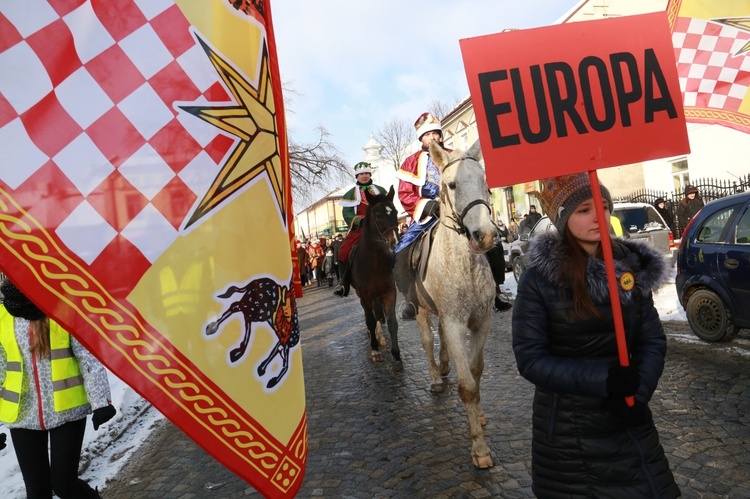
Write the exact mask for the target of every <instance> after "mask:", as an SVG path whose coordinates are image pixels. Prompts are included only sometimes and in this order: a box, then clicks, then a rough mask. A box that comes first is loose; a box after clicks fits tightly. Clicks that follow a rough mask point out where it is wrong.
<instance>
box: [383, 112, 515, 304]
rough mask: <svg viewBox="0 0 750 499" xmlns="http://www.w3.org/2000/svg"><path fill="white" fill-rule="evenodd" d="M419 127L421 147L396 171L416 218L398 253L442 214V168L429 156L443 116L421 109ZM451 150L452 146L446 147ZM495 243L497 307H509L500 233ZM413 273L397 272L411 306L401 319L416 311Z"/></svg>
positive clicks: (400, 189) (405, 203) (438, 138)
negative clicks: (502, 286)
mask: <svg viewBox="0 0 750 499" xmlns="http://www.w3.org/2000/svg"><path fill="white" fill-rule="evenodd" d="M414 128H415V129H416V130H417V138H418V139H419V141H420V142H421V143H422V147H421V148H420V150H419V151H417V152H415V153H414V154H412V155H411V156H409V157H408V158H406V159H405V160H404V162H403V164H402V165H401V168H399V170H398V171H397V172H396V177H397V178H398V179H399V185H398V199H399V201H401V205H402V206H403V207H404V209H405V210H406V211H407V213H409V214H410V215H411V217H412V219H413V220H414V223H412V224H411V225H410V226H409V228H408V229H407V230H406V232H405V233H404V234H403V236H402V237H401V240H400V241H399V243H398V245H397V246H396V249H395V253H396V254H398V253H399V252H400V251H401V250H403V249H404V248H406V247H407V246H409V245H410V244H411V243H412V242H414V240H416V239H417V238H418V237H419V235H420V234H422V233H423V232H424V231H426V230H427V229H429V228H430V227H431V226H433V225H434V224H435V223H436V222H437V221H438V219H439V216H440V202H439V200H438V196H439V195H440V170H439V169H438V168H437V166H436V165H435V163H434V162H433V161H432V158H430V154H429V147H430V142H432V141H437V143H438V144H440V146H441V147H442V145H443V144H442V139H443V129H442V126H441V123H440V120H439V119H437V117H435V116H434V115H432V114H431V113H422V114H421V115H420V116H419V118H417V121H416V122H415V123H414ZM446 151H449V152H450V149H446ZM495 244H496V245H495V247H494V248H493V249H491V250H490V251H488V252H487V254H486V255H487V259H488V261H489V263H490V268H491V269H492V276H493V278H494V280H495V285H496V289H495V292H496V297H495V308H496V309H497V310H508V309H509V308H510V304H509V303H508V302H507V301H504V300H503V299H502V298H501V295H502V293H501V292H499V286H500V284H502V283H503V282H504V281H505V260H504V256H503V249H502V242H500V237H497V238H496V243H495ZM413 279H414V275H397V277H396V280H397V282H399V281H400V284H399V289H401V291H402V293H404V295H405V297H406V299H407V302H409V303H410V304H411V305H412V306H411V307H406V308H405V309H404V311H403V313H402V316H401V318H402V319H413V318H414V317H415V315H416V306H414V304H416V301H415V298H416V297H415V295H414V288H413Z"/></svg>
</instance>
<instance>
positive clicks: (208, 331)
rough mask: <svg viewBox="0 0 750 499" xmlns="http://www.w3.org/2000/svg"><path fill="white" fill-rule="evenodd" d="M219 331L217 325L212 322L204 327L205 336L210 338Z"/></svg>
mask: <svg viewBox="0 0 750 499" xmlns="http://www.w3.org/2000/svg"><path fill="white" fill-rule="evenodd" d="M218 329H219V325H218V324H217V323H215V322H212V323H211V324H209V325H208V326H206V336H211V335H212V334H216V331H217V330H218Z"/></svg>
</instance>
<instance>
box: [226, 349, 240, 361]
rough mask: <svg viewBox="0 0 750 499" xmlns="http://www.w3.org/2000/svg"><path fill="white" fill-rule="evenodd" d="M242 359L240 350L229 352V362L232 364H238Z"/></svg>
mask: <svg viewBox="0 0 750 499" xmlns="http://www.w3.org/2000/svg"><path fill="white" fill-rule="evenodd" d="M241 358H242V350H241V349H239V348H235V349H234V350H232V351H231V352H229V360H231V361H232V362H237V361H238V360H240V359H241Z"/></svg>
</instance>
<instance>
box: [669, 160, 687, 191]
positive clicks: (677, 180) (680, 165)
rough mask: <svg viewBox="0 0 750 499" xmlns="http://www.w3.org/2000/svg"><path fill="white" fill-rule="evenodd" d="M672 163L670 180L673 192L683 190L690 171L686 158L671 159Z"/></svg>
mask: <svg viewBox="0 0 750 499" xmlns="http://www.w3.org/2000/svg"><path fill="white" fill-rule="evenodd" d="M671 164H672V182H673V184H674V191H675V192H684V191H685V187H687V185H688V184H689V183H690V173H689V172H688V162H687V158H680V159H677V160H674V161H671Z"/></svg>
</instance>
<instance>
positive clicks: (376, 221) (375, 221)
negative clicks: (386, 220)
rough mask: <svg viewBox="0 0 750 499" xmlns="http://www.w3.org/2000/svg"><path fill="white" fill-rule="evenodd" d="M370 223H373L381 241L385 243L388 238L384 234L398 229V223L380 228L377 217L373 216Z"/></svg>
mask: <svg viewBox="0 0 750 499" xmlns="http://www.w3.org/2000/svg"><path fill="white" fill-rule="evenodd" d="M372 223H373V224H375V229H376V230H377V231H378V234H380V237H381V239H383V242H384V243H385V244H388V238H387V237H386V234H387V233H388V231H391V230H392V231H393V232H394V233H395V232H397V231H398V224H396V225H394V226H392V227H386V228H385V229H384V230H381V229H380V225H379V224H378V219H377V218H375V217H372Z"/></svg>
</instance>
